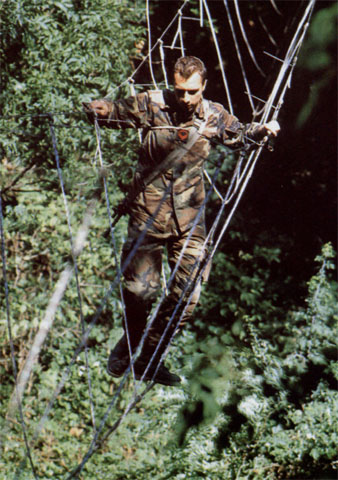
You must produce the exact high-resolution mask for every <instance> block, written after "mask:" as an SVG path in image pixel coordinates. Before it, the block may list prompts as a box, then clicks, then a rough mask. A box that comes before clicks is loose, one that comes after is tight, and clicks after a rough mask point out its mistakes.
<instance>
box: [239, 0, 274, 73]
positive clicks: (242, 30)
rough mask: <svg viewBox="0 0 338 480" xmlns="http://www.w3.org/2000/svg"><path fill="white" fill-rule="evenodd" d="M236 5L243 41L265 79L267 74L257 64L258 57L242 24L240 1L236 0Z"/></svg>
mask: <svg viewBox="0 0 338 480" xmlns="http://www.w3.org/2000/svg"><path fill="white" fill-rule="evenodd" d="M234 5H235V10H236V15H237V20H238V24H239V27H240V29H241V32H242V37H243V40H244V42H245V44H246V46H247V49H248V52H249V55H250V57H251V59H252V61H253V63H254V65H255V67H256V68H257V70H258V71H259V73H260V74H261V75H262V76H263V77H265V76H266V75H265V73H264V72H263V70H262V69H261V67H260V66H259V65H258V63H257V60H256V57H255V55H254V53H253V51H252V48H251V46H250V43H249V40H248V37H247V36H246V33H245V29H244V26H243V22H242V17H241V12H240V10H239V7H238V1H237V0H234Z"/></svg>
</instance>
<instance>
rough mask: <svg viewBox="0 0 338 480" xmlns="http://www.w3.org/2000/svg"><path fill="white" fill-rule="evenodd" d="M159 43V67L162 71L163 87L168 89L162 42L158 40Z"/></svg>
mask: <svg viewBox="0 0 338 480" xmlns="http://www.w3.org/2000/svg"><path fill="white" fill-rule="evenodd" d="M159 43H160V57H161V67H162V71H163V76H164V81H165V86H166V88H169V83H168V77H167V71H166V68H165V57H164V48H163V40H162V39H161V38H160V40H159Z"/></svg>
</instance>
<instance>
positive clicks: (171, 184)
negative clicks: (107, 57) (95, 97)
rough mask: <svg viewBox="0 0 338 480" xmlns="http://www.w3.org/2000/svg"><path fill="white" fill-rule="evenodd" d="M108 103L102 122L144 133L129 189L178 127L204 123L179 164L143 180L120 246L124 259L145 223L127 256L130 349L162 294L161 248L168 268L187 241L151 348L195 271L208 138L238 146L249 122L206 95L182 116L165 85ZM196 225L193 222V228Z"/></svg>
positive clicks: (171, 142) (167, 147) (174, 139)
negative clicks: (189, 115)
mask: <svg viewBox="0 0 338 480" xmlns="http://www.w3.org/2000/svg"><path fill="white" fill-rule="evenodd" d="M107 103H108V105H109V110H110V113H109V115H108V117H107V118H106V119H103V121H102V122H101V124H102V125H104V126H106V127H108V128H121V129H125V128H135V129H136V128H142V131H143V141H142V146H141V152H140V156H139V161H138V165H137V169H136V173H135V177H134V188H138V187H139V184H140V182H142V179H143V178H144V177H145V176H147V175H148V174H149V171H151V170H152V169H153V168H154V167H155V166H156V165H158V164H159V163H160V162H162V161H163V160H164V158H166V156H167V155H168V153H169V152H171V151H172V150H174V149H175V147H176V146H177V143H178V142H180V140H179V139H178V130H177V127H180V128H183V129H187V130H189V128H190V127H192V126H193V125H194V124H195V123H196V120H195V119H196V118H197V119H198V120H199V121H200V122H201V121H206V125H205V127H204V129H203V135H200V136H199V138H198V140H197V141H196V143H195V144H194V145H193V146H192V148H191V149H190V151H187V152H186V154H185V155H184V156H183V158H182V159H181V160H180V165H179V166H178V168H177V166H175V167H176V168H171V169H169V170H168V171H166V172H163V173H161V174H160V175H159V176H158V177H157V178H156V179H155V180H154V181H152V182H151V183H150V184H148V185H146V187H145V188H144V190H143V191H142V192H141V193H140V194H139V195H138V196H137V198H136V200H135V201H134V202H133V204H132V207H131V208H130V211H129V213H130V219H129V226H128V239H127V241H126V243H125V245H124V247H123V255H122V265H123V262H124V261H125V260H126V259H127V257H128V255H129V254H130V252H132V251H133V248H134V245H135V243H136V242H137V239H138V238H139V236H140V234H141V233H142V231H143V230H144V229H145V228H146V223H147V222H148V223H147V225H148V224H149V225H148V226H147V231H146V235H145V236H144V239H143V241H142V243H141V245H140V246H139V247H138V249H137V251H136V252H134V251H133V256H132V259H131V260H130V262H129V264H128V265H127V268H126V269H125V271H124V289H123V295H124V301H125V306H126V318H127V324H128V331H129V335H130V339H131V343H132V346H133V347H135V346H136V345H137V344H138V342H139V340H140V338H141V336H142V333H143V331H144V328H145V326H146V323H147V317H148V315H149V313H150V310H151V307H152V304H153V302H154V300H155V299H156V297H157V295H158V293H159V288H160V278H161V269H162V254H163V250H164V247H166V248H167V254H168V263H169V265H170V268H171V270H173V269H174V268H175V265H176V263H177V260H178V259H179V257H180V254H181V251H182V247H183V245H185V243H186V242H187V243H186V245H185V249H184V253H183V255H182V257H181V261H180V263H179V265H178V268H177V270H176V273H175V276H174V279H173V283H172V285H171V286H170V291H169V294H168V295H167V296H166V298H165V300H164V302H163V304H162V306H161V307H160V310H159V312H158V314H157V316H156V319H155V321H154V323H153V326H152V327H151V328H150V330H149V334H148V338H147V340H146V344H145V349H146V350H147V349H148V351H150V350H152V349H154V348H155V347H156V345H157V344H158V342H159V339H160V337H161V335H162V333H163V331H164V330H165V328H166V326H167V323H168V321H169V319H170V317H171V315H172V312H173V310H174V308H175V305H176V304H177V302H178V300H179V299H180V297H181V294H182V292H184V290H185V289H186V285H187V282H188V281H189V280H191V279H192V278H193V276H194V274H196V272H197V269H198V259H199V261H200V260H201V259H202V257H203V255H204V252H203V248H202V247H203V242H204V239H205V226H204V214H203V212H201V214H199V215H200V216H199V218H198V220H197V221H196V217H197V215H198V212H199V209H200V207H201V205H202V204H203V200H204V198H205V192H204V184H203V173H202V167H203V162H204V161H205V159H206V158H207V157H208V155H209V152H210V149H211V144H210V140H211V139H215V140H218V141H220V142H222V143H223V144H224V145H227V146H230V147H237V146H239V145H241V144H243V142H244V136H245V135H246V134H248V132H249V126H248V125H247V126H244V125H242V124H241V123H240V122H239V121H238V119H237V118H236V117H234V116H232V115H230V114H229V113H228V112H227V111H226V110H225V109H224V108H223V106H222V105H220V104H218V103H214V102H210V101H205V100H203V101H201V102H200V104H199V105H198V106H197V109H196V111H195V112H194V117H193V118H191V119H189V120H187V119H186V118H185V119H184V118H182V117H181V116H180V115H181V114H180V111H179V109H178V108H177V103H176V99H175V95H174V93H173V92H171V91H169V90H164V91H163V92H159V91H152V92H145V93H140V94H137V95H136V96H134V97H129V98H127V99H123V100H116V101H113V102H109V101H107ZM255 130H256V131H255ZM257 132H258V129H257V128H255V127H254V128H252V127H251V130H250V132H249V133H250V137H251V138H255V137H258V136H259V135H258V133H257ZM194 223H195V227H194V229H193V230H192V231H191V232H190V230H191V227H192V226H193V224H194ZM189 233H190V235H189ZM188 236H189V238H188ZM187 239H188V241H187ZM193 287H194V288H193V289H191V288H190V287H189V289H188V290H187V293H186V297H188V296H189V295H190V293H191V291H193V295H192V297H191V301H190V303H189V305H188V306H187V307H186V310H185V313H184V315H183V317H182V319H181V324H182V323H183V322H184V321H186V320H187V319H188V318H189V317H190V316H191V313H192V311H193V309H194V307H195V306H196V304H197V301H198V298H199V295H200V282H197V283H196V284H195V285H193ZM185 306H186V302H183V303H182V304H181V308H180V310H179V311H178V312H177V315H176V317H177V318H178V317H179V315H180V314H181V312H182V309H183V308H184V307H185ZM175 323H176V322H173V324H172V326H171V327H170V329H169V330H168V333H167V335H166V339H165V340H164V342H163V344H162V346H163V348H164V347H165V345H166V343H167V341H168V339H169V338H170V337H171V335H172V332H173V331H174V328H175ZM163 348H161V349H160V352H161V351H163Z"/></svg>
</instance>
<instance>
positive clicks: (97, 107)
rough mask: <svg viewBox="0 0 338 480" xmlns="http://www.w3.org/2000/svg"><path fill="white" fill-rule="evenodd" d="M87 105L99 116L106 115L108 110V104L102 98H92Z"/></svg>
mask: <svg viewBox="0 0 338 480" xmlns="http://www.w3.org/2000/svg"><path fill="white" fill-rule="evenodd" d="M88 107H89V108H90V109H91V110H93V111H94V112H95V113H96V114H97V115H98V116H99V117H104V118H105V117H107V116H108V113H109V111H110V109H109V104H108V103H107V102H105V101H104V100H93V101H92V102H90V103H89V104H88Z"/></svg>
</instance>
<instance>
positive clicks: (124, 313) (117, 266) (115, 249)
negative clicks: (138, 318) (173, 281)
mask: <svg viewBox="0 0 338 480" xmlns="http://www.w3.org/2000/svg"><path fill="white" fill-rule="evenodd" d="M130 86H131V89H132V90H134V85H133V83H130ZM134 93H135V90H134ZM139 133H140V131H139ZM95 134H96V141H97V149H98V152H99V161H100V166H101V168H102V169H103V156H102V150H101V134H100V127H99V124H98V122H97V119H96V118H95ZM103 185H104V193H105V198H106V205H107V213H108V219H109V227H110V234H111V239H112V243H113V252H114V259H115V264H116V269H117V281H118V284H119V290H120V297H121V304H122V312H123V322H124V325H125V327H126V328H125V331H126V337H127V343H128V351H129V357H130V358H132V356H133V353H132V347H131V341H130V335H129V332H128V323H127V317H126V306H125V302H124V296H123V288H122V271H121V268H120V265H119V260H118V257H117V246H116V240H115V235H114V229H113V227H112V218H111V213H110V202H109V195H108V185H107V180H106V178H105V176H103ZM131 370H132V374H133V378H134V380H135V373H134V365H133V363H132V365H131Z"/></svg>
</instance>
